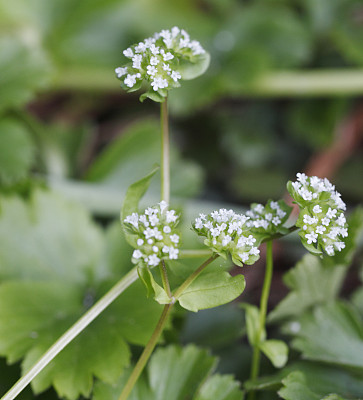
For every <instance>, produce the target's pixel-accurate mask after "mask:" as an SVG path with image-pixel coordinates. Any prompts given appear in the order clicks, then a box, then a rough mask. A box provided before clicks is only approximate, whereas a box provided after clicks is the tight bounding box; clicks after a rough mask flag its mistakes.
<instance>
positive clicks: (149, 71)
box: [146, 65, 158, 76]
mask: <svg viewBox="0 0 363 400" xmlns="http://www.w3.org/2000/svg"><path fill="white" fill-rule="evenodd" d="M157 72H158V70H157V69H156V68H155V67H154V66H153V65H148V66H147V67H146V73H147V74H148V75H150V76H155V75H156V73H157Z"/></svg>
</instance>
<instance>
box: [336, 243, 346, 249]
mask: <svg viewBox="0 0 363 400" xmlns="http://www.w3.org/2000/svg"><path fill="white" fill-rule="evenodd" d="M334 246H335V248H336V249H337V250H338V251H341V250H342V249H344V248H345V243H344V242H335V243H334Z"/></svg>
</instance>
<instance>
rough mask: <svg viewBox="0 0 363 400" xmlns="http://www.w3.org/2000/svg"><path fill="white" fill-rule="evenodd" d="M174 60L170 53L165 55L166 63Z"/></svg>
mask: <svg viewBox="0 0 363 400" xmlns="http://www.w3.org/2000/svg"><path fill="white" fill-rule="evenodd" d="M173 58H174V56H173V55H172V54H171V53H170V51H168V52H167V53H165V54H163V59H164V61H170V60H172V59H173Z"/></svg>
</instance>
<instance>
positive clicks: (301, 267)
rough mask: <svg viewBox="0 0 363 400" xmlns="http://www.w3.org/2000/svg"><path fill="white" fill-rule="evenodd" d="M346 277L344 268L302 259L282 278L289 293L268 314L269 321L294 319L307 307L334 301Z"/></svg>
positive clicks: (315, 260) (308, 255)
mask: <svg viewBox="0 0 363 400" xmlns="http://www.w3.org/2000/svg"><path fill="white" fill-rule="evenodd" d="M345 274H346V268H345V266H335V267H330V266H326V265H325V264H324V261H323V260H321V259H320V258H317V257H314V256H313V255H311V254H307V255H305V256H304V257H303V258H302V260H301V261H299V262H298V263H297V264H296V266H295V267H294V268H292V269H291V270H290V271H288V272H287V273H286V274H285V275H284V282H285V284H286V286H287V287H288V288H289V289H290V290H291V291H290V293H289V294H288V295H287V296H286V297H285V298H284V299H283V300H282V301H281V302H280V303H279V304H278V305H277V307H276V308H275V309H274V310H273V311H272V312H270V314H269V316H268V320H269V321H271V322H272V321H277V320H281V319H283V318H288V317H298V316H299V315H300V314H302V313H303V312H304V311H305V310H306V309H308V308H309V307H313V306H316V305H318V304H324V303H326V302H328V301H330V300H331V299H334V298H335V297H336V295H337V294H338V292H339V289H340V287H341V284H342V282H343V279H344V277H345Z"/></svg>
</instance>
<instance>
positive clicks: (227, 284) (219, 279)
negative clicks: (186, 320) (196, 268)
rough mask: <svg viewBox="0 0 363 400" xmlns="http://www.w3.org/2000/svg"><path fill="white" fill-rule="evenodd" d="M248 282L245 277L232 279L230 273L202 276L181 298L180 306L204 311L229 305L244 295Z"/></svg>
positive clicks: (221, 272)
mask: <svg viewBox="0 0 363 400" xmlns="http://www.w3.org/2000/svg"><path fill="white" fill-rule="evenodd" d="M245 286H246V282H245V279H244V276H243V275H241V274H240V275H236V276H234V277H232V276H231V275H230V274H229V273H228V272H225V271H220V272H210V273H206V274H203V275H200V276H199V277H198V278H197V279H196V280H195V281H194V282H193V283H192V284H191V285H190V286H189V287H188V288H187V289H186V290H185V291H184V292H183V293H182V294H181V295H180V297H179V299H178V301H179V304H180V305H181V306H182V307H184V308H186V309H187V310H190V311H194V312H196V311H198V310H204V309H206V308H212V307H217V306H220V305H222V304H226V303H229V302H230V301H232V300H234V299H235V298H236V297H238V296H239V295H240V294H242V292H243V290H244V288H245Z"/></svg>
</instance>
